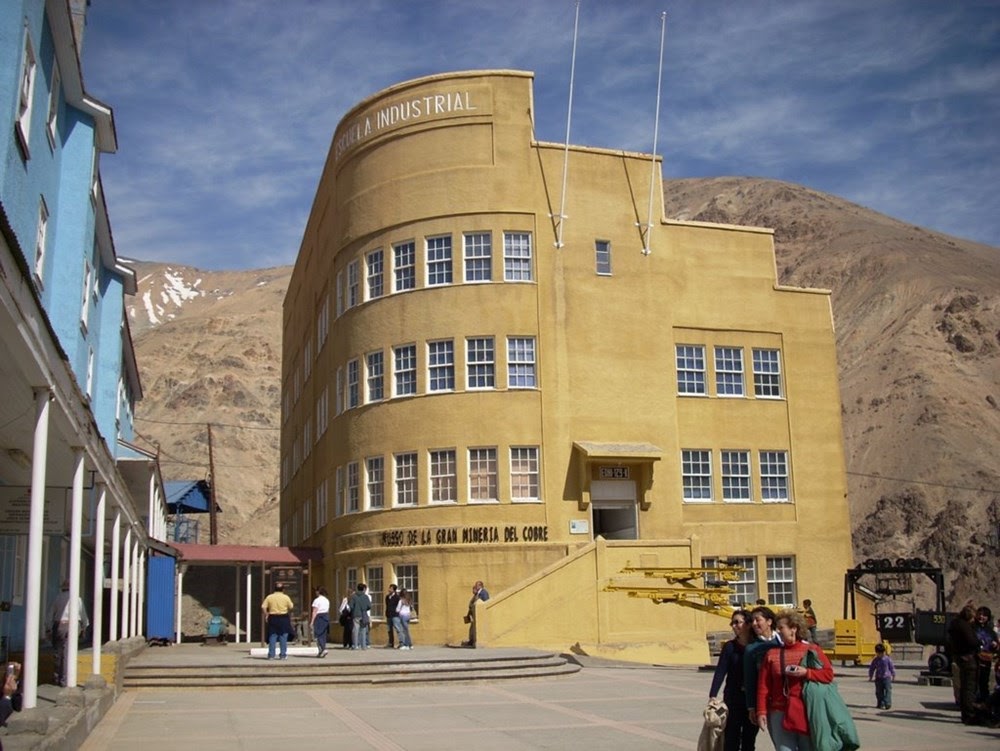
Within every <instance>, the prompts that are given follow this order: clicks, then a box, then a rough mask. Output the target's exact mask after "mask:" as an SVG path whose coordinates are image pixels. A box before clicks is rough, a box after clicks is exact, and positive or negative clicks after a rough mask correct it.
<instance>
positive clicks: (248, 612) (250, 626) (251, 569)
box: [246, 564, 253, 644]
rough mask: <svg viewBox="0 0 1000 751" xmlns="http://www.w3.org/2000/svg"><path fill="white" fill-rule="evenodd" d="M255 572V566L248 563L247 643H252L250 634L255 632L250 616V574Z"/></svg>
mask: <svg viewBox="0 0 1000 751" xmlns="http://www.w3.org/2000/svg"><path fill="white" fill-rule="evenodd" d="M252 572H253V567H252V566H250V564H247V604H246V608H247V610H246V620H247V644H249V643H250V636H251V634H252V633H253V618H251V617H250V575H251V573H252Z"/></svg>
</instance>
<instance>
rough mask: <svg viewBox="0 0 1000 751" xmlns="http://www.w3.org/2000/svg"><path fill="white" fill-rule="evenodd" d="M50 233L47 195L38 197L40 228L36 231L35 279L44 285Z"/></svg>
mask: <svg viewBox="0 0 1000 751" xmlns="http://www.w3.org/2000/svg"><path fill="white" fill-rule="evenodd" d="M48 235H49V207H48V204H47V203H45V196H41V197H39V199H38V228H37V230H36V231H35V279H36V280H37V281H38V284H39V286H41V285H42V283H43V279H44V274H45V255H46V245H47V244H48Z"/></svg>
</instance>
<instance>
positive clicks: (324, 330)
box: [316, 293, 330, 357]
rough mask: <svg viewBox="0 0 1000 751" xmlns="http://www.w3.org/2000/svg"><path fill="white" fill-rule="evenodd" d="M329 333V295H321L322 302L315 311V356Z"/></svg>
mask: <svg viewBox="0 0 1000 751" xmlns="http://www.w3.org/2000/svg"><path fill="white" fill-rule="evenodd" d="M329 334H330V295H329V293H327V294H326V295H324V296H323V304H322V305H320V306H319V311H318V312H317V313H316V356H317V357H319V353H320V351H321V350H322V349H323V345H324V344H326V338H327V336H329Z"/></svg>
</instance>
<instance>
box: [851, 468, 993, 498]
mask: <svg viewBox="0 0 1000 751" xmlns="http://www.w3.org/2000/svg"><path fill="white" fill-rule="evenodd" d="M847 474H849V475H852V476H854V477H868V478H871V479H873V480H891V481H892V482H907V483H910V484H913V485H930V486H931V487H935V488H946V489H947V490H973V491H975V492H977V493H996V492H1000V491H998V490H997V489H995V488H994V489H992V490H991V489H989V488H971V487H968V486H966V485H949V484H947V483H944V482H928V481H926V480H912V479H910V478H907V477H888V476H887V475H870V474H865V473H864V472H848V473H847Z"/></svg>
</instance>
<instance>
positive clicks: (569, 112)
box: [556, 0, 580, 248]
mask: <svg viewBox="0 0 1000 751" xmlns="http://www.w3.org/2000/svg"><path fill="white" fill-rule="evenodd" d="M579 28H580V0H576V18H575V19H574V21H573V58H572V61H571V62H570V66H569V105H568V106H567V109H566V142H565V145H564V147H563V174H562V199H561V202H560V204H559V214H558V215H557V217H558V219H559V222H558V225H557V226H558V230H557V236H556V247H557V248H561V247H562V246H563V222H564V221H565V219H566V177H567V175H568V173H569V127H570V123H571V122H572V121H573V77H574V75H575V74H576V35H577V30H578V29H579Z"/></svg>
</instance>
